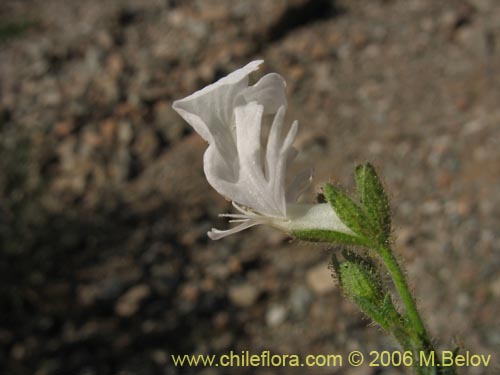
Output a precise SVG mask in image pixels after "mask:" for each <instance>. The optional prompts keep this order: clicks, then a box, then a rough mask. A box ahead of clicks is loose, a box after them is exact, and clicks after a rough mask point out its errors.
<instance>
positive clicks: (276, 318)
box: [266, 305, 287, 327]
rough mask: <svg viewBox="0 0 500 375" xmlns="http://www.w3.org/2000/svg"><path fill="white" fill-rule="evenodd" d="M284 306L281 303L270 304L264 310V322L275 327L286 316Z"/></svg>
mask: <svg viewBox="0 0 500 375" xmlns="http://www.w3.org/2000/svg"><path fill="white" fill-rule="evenodd" d="M286 312H287V311H286V308H285V307H284V306H282V305H275V306H271V307H270V308H269V309H268V310H267V312H266V323H267V325H268V326H269V327H276V326H278V325H280V324H281V323H283V322H284V321H285V318H286Z"/></svg>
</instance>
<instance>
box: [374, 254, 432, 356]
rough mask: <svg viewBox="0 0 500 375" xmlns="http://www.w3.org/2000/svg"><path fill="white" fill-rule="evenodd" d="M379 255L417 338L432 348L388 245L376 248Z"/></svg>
mask: <svg viewBox="0 0 500 375" xmlns="http://www.w3.org/2000/svg"><path fill="white" fill-rule="evenodd" d="M378 252H379V254H380V257H381V258H382V260H383V261H384V264H385V266H386V267H387V270H388V271H389V274H390V275H391V277H392V280H393V281H394V285H395V287H396V290H397V291H398V293H399V295H400V296H401V300H402V301H403V304H404V306H405V310H406V315H407V317H408V319H409V320H410V322H411V324H412V326H413V328H414V329H415V331H416V333H417V335H418V336H419V338H420V339H421V340H422V341H423V342H424V344H425V346H426V347H427V348H426V349H432V347H431V342H430V340H429V336H428V334H427V331H426V329H425V326H424V322H423V321H422V318H421V317H420V314H419V313H418V310H417V306H416V304H415V300H414V299H413V297H412V295H411V293H410V289H409V288H408V283H407V282H406V279H405V276H404V274H403V272H402V271H401V268H400V267H399V264H398V262H397V260H396V258H395V257H394V254H393V253H392V251H391V249H390V248H389V247H385V246H384V247H380V248H379V249H378Z"/></svg>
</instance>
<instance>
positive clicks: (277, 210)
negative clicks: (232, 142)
mask: <svg viewBox="0 0 500 375" xmlns="http://www.w3.org/2000/svg"><path fill="white" fill-rule="evenodd" d="M263 112H264V107H263V106H262V105H260V104H257V103H256V102H251V103H248V104H246V105H242V106H239V107H236V108H235V110H234V115H235V122H236V143H237V148H238V157H239V162H240V170H239V172H240V176H239V182H238V184H239V185H240V187H241V190H243V191H245V192H246V195H247V197H245V200H244V201H242V200H236V202H238V203H239V204H243V205H245V206H248V207H251V208H252V209H254V210H256V211H258V212H259V213H262V214H269V215H282V214H283V212H282V210H281V207H279V206H278V205H276V203H275V201H274V200H273V192H272V191H270V190H269V185H268V183H267V180H266V178H265V176H264V170H263V167H262V160H261V143H260V130H261V126H262V115H263Z"/></svg>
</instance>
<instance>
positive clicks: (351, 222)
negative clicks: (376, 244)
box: [323, 184, 377, 243]
mask: <svg viewBox="0 0 500 375" xmlns="http://www.w3.org/2000/svg"><path fill="white" fill-rule="evenodd" d="M323 192H324V194H325V198H326V200H327V201H328V203H330V205H331V206H332V208H333V210H334V211H335V212H336V213H337V215H338V217H339V218H340V220H342V222H343V223H344V224H345V225H346V226H347V227H348V228H349V229H350V230H352V231H353V232H354V233H355V234H356V235H358V236H360V237H362V238H364V241H363V242H365V243H369V242H370V240H373V239H375V237H376V230H377V228H376V227H374V226H373V224H372V221H371V220H369V218H368V216H367V215H366V213H365V212H364V210H363V209H361V207H359V206H358V205H357V204H356V203H355V202H354V201H353V200H352V199H351V198H349V196H348V195H347V194H345V193H344V192H343V191H342V190H340V189H339V188H337V187H335V186H333V185H331V184H326V185H325V186H324V187H323Z"/></svg>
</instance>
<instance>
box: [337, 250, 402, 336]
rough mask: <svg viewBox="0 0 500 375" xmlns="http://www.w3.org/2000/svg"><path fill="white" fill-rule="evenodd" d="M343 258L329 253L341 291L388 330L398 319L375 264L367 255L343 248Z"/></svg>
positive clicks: (399, 318)
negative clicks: (356, 253)
mask: <svg viewBox="0 0 500 375" xmlns="http://www.w3.org/2000/svg"><path fill="white" fill-rule="evenodd" d="M342 254H343V255H344V260H343V261H340V262H339V261H338V260H337V258H336V257H335V256H334V257H333V267H334V269H335V272H336V274H337V278H338V280H339V285H340V287H341V289H342V291H343V292H344V294H345V295H346V296H347V297H348V298H349V299H350V300H351V301H353V302H354V303H355V304H356V305H358V307H359V308H360V310H361V311H362V312H363V313H364V314H366V315H367V316H368V317H369V318H371V319H372V320H373V321H375V322H376V323H378V324H379V325H380V326H381V327H382V328H384V329H386V330H388V331H391V329H392V327H394V326H395V325H398V323H399V322H400V320H401V317H400V315H399V314H398V312H397V311H396V309H395V307H394V305H393V303H392V299H391V296H390V294H389V293H388V292H387V291H386V290H385V289H384V287H383V283H382V278H381V276H380V274H379V272H378V269H377V267H376V266H375V265H374V264H373V263H372V262H371V260H369V259H365V258H363V257H361V256H359V255H355V254H353V253H351V252H347V251H344V252H342Z"/></svg>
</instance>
